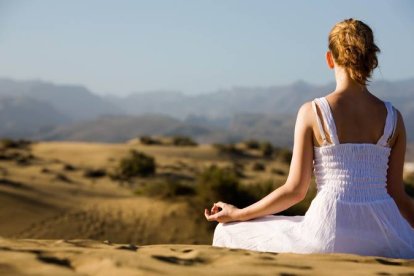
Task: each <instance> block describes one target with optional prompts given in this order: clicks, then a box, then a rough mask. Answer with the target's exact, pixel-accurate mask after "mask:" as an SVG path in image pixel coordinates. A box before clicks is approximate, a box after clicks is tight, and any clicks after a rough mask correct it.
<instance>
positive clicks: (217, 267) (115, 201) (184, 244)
mask: <svg viewBox="0 0 414 276" xmlns="http://www.w3.org/2000/svg"><path fill="white" fill-rule="evenodd" d="M131 148H136V149H139V150H142V151H144V152H146V153H148V154H151V155H154V156H156V157H157V164H158V167H159V168H160V170H159V171H158V173H159V174H160V175H161V174H163V173H167V172H173V173H177V174H181V175H188V176H189V177H191V175H193V174H194V172H195V171H197V170H200V169H201V168H202V167H203V166H207V165H208V164H209V163H220V162H225V161H223V159H222V158H221V157H220V156H217V154H216V153H215V151H214V150H212V148H211V146H209V145H201V146H199V147H196V148H177V147H162V146H151V147H142V146H140V145H137V144H135V143H126V144H99V143H80V142H42V143H37V144H33V145H32V148H31V151H30V152H31V153H32V154H33V156H34V157H35V158H34V159H30V160H29V162H28V163H27V164H19V163H18V162H15V161H16V160H4V159H3V160H0V222H1V224H0V225H1V227H0V237H2V238H0V275H20V274H23V275H25V274H26V275H77V274H79V275H213V274H215V275H395V274H398V275H414V260H399V259H387V258H381V257H361V256H357V255H348V254H325V255H323V254H316V255H314V254H312V255H300V254H275V253H260V252H252V251H246V250H232V249H224V248H216V247H211V246H210V244H211V240H212V231H211V230H212V228H213V227H210V228H208V227H207V226H208V225H210V226H214V225H211V223H208V222H207V221H205V219H204V216H203V210H204V206H194V205H192V204H191V203H190V202H188V198H187V199H186V198H185V197H183V198H176V199H174V200H162V199H157V198H149V197H145V196H137V195H135V194H134V193H133V192H132V191H131V189H129V188H127V187H124V186H122V185H120V184H119V183H115V182H113V181H112V180H111V179H110V178H109V177H107V176H105V177H101V178H88V177H85V175H84V172H85V170H87V169H91V168H93V169H96V168H105V169H110V168H111V167H113V165H114V164H115V163H116V160H118V159H119V158H121V157H122V156H124V155H125V154H126V153H127V151H128V150H129V149H131ZM68 166H69V168H68ZM271 166H274V164H269V166H268V167H267V169H266V171H264V172H255V173H254V174H253V173H252V172H251V171H247V175H248V176H250V177H251V178H250V179H256V178H257V179H260V178H262V179H267V178H269V177H272V178H274V179H276V178H277V177H280V179H282V178H283V177H285V176H283V175H281V176H278V175H275V174H270V173H269V171H270V169H271ZM278 166H279V165H278ZM277 168H279V169H281V170H283V171H287V170H288V167H286V166H285V167H282V166H279V167H277ZM247 179H249V178H247ZM198 214H199V215H198ZM104 241H106V242H104Z"/></svg>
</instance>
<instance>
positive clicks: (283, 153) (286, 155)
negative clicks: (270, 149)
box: [276, 148, 292, 164]
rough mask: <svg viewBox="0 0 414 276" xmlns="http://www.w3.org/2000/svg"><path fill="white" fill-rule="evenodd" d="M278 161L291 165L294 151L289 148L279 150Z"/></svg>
mask: <svg viewBox="0 0 414 276" xmlns="http://www.w3.org/2000/svg"><path fill="white" fill-rule="evenodd" d="M276 159H277V160H278V161H281V162H283V163H286V164H290V162H291V161H292V151H291V150H290V149H287V148H282V149H280V150H278V153H277V158H276Z"/></svg>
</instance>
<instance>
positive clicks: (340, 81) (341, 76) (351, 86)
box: [335, 66, 368, 93]
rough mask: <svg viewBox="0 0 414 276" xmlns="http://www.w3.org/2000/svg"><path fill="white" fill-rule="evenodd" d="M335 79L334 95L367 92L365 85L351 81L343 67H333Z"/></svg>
mask: <svg viewBox="0 0 414 276" xmlns="http://www.w3.org/2000/svg"><path fill="white" fill-rule="evenodd" d="M335 79H336V88H335V92H336V93H341V92H345V91H347V93H349V92H354V93H361V92H368V89H367V87H366V86H365V85H361V84H360V83H358V82H356V81H355V80H353V79H352V78H351V77H350V76H349V74H348V72H347V71H346V69H345V68H344V67H340V66H335Z"/></svg>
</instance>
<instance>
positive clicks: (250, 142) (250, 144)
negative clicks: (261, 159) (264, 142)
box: [244, 139, 260, 149]
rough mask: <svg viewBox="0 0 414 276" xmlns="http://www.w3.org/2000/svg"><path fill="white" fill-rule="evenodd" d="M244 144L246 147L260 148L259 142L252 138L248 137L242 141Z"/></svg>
mask: <svg viewBox="0 0 414 276" xmlns="http://www.w3.org/2000/svg"><path fill="white" fill-rule="evenodd" d="M244 144H245V145H246V147H247V148H248V149H259V148H260V142H259V141H257V140H254V139H249V140H246V141H244Z"/></svg>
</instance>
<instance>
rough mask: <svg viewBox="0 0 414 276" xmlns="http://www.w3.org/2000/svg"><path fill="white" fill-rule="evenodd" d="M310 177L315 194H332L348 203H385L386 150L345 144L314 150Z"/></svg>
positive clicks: (385, 148) (377, 146)
mask: <svg viewBox="0 0 414 276" xmlns="http://www.w3.org/2000/svg"><path fill="white" fill-rule="evenodd" d="M314 154H315V156H314V174H315V178H316V183H317V189H318V192H322V191H323V192H333V193H335V195H336V196H337V198H338V199H341V200H344V201H352V202H364V201H374V200H387V199H390V196H389V195H388V193H387V190H386V182H387V169H388V158H389V155H390V148H389V147H383V146H379V145H375V144H363V143H361V144H357V143H347V144H339V145H332V146H323V147H314Z"/></svg>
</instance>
